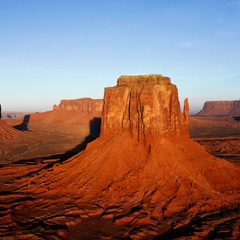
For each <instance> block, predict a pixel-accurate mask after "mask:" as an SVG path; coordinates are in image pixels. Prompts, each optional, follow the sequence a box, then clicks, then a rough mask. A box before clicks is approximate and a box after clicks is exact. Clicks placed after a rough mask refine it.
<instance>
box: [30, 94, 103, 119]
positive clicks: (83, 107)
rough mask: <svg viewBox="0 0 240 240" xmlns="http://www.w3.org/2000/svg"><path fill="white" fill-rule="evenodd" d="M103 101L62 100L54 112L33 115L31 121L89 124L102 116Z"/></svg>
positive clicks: (55, 106) (54, 107)
mask: <svg viewBox="0 0 240 240" xmlns="http://www.w3.org/2000/svg"><path fill="white" fill-rule="evenodd" d="M102 107H103V100H101V99H91V98H81V99H69V100H61V102H60V104H59V105H56V104H55V105H54V106H53V111H49V112H44V113H35V114H31V121H38V122H47V123H73V124H89V122H90V121H91V120H93V119H94V118H101V116H102Z"/></svg>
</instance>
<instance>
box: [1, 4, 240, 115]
mask: <svg viewBox="0 0 240 240" xmlns="http://www.w3.org/2000/svg"><path fill="white" fill-rule="evenodd" d="M0 14H1V18H2V21H1V22H0V29H1V30H0V31H1V36H2V37H1V39H0V53H1V54H0V83H1V94H0V104H1V105H2V111H21V112H45V111H50V110H52V107H53V105H54V104H59V103H60V101H61V100H62V99H79V98H84V97H90V98H93V99H99V98H103V94H104V88H105V87H110V86H115V85H116V83H117V79H118V77H120V76H121V75H141V74H162V75H163V76H168V77H170V78H171V81H172V83H173V84H175V85H177V87H178V91H179V98H180V103H181V105H182V104H183V101H184V99H185V98H188V99H189V103H190V109H191V113H192V114H193V113H196V112H198V111H200V110H201V109H202V107H203V104H204V102H205V101H214V100H215V101H220V100H238V99H239V97H240V93H239V89H240V31H239V29H240V1H239V0H232V1H228V0H221V1H219V0H211V1H210V0H203V1H198V2H196V1H194V2H193V1H191V0H185V1H177V0H168V1H167V0H162V1H153V0H148V1H147V0H141V1H137V0H132V1H126V0H122V1H117V0H116V1H106V0H103V1H96V0H89V1H77V0H71V1H64V0H58V1H57V0H52V1H46V0H35V1H27V0H22V1H17V0H12V1H7V0H0Z"/></svg>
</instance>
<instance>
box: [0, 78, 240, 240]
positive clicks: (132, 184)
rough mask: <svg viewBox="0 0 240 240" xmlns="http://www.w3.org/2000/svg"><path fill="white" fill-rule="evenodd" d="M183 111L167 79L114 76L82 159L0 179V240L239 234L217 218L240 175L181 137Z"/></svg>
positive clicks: (227, 216)
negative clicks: (12, 239)
mask: <svg viewBox="0 0 240 240" xmlns="http://www.w3.org/2000/svg"><path fill="white" fill-rule="evenodd" d="M184 109H185V110H184V112H185V113H184V114H182V113H181V111H180V107H179V102H178V94H177V88H176V86H175V85H173V84H171V83H170V79H169V78H164V77H162V76H161V75H150V76H134V77H131V76H130V77H128V76H124V77H120V79H119V81H118V85H117V86H116V87H112V88H106V89H105V95H104V107H103V116H102V132H101V135H100V137H99V138H98V139H97V140H95V141H93V142H92V143H90V144H89V145H88V147H87V149H86V150H85V151H83V152H81V153H79V154H77V155H75V156H74V157H72V158H70V159H69V160H67V161H66V162H64V163H63V164H56V165H54V166H52V167H49V168H47V166H46V165H47V163H44V164H46V165H44V166H39V168H40V167H42V168H43V170H41V171H38V172H37V171H36V168H37V167H36V166H29V170H28V169H27V168H26V169H24V170H23V169H21V170H22V171H17V169H16V168H17V166H14V167H11V166H8V167H3V168H2V169H1V170H0V176H4V177H3V178H1V179H0V183H1V184H0V191H1V192H2V193H4V194H2V195H0V202H1V203H3V204H2V205H1V208H0V209H2V210H1V211H2V212H0V213H1V214H0V221H1V222H2V224H1V226H0V232H1V231H2V232H3V233H4V235H2V236H9V235H11V234H12V233H13V231H14V234H15V236H25V237H26V238H27V237H31V239H44V238H45V237H46V236H48V237H49V236H51V237H52V238H54V239H153V238H154V237H159V238H160V239H161V236H162V238H163V239H172V238H177V237H183V239H184V236H193V237H194V236H195V237H199V238H200V239H201V238H204V237H209V238H210V239H211V237H212V235H211V234H212V232H214V231H215V230H216V231H217V229H218V227H219V226H220V225H221V224H223V223H225V222H226V223H227V222H229V221H230V222H231V221H233V222H234V221H235V222H234V224H235V225H234V224H233V225H234V226H238V223H239V221H238V220H239V218H237V217H236V216H237V215H236V214H235V212H234V211H232V212H226V211H225V212H224V213H222V215H221V211H222V209H225V210H234V209H235V210H236V208H237V206H238V204H239V197H240V186H239V178H240V169H239V168H238V167H237V166H234V165H232V164H230V163H229V162H227V161H225V160H222V159H218V158H215V157H213V156H211V155H209V154H208V153H207V152H206V151H205V149H204V148H203V147H201V146H200V145H199V144H197V143H194V142H193V141H192V140H191V139H190V138H189V133H188V112H189V107H188V103H187V100H186V101H185V108H184ZM19 168H20V167H19ZM33 168H34V169H33ZM32 172H34V173H36V172H37V174H31V173H32ZM8 205H9V207H7V206H8ZM220 215H221V218H222V219H221V221H217V222H215V221H214V220H213V218H214V217H215V216H217V217H218V220H219V216H220ZM13 229H14V230H13ZM219 229H221V228H219ZM238 230H239V229H238V228H237V227H234V230H233V229H232V230H231V231H230V232H231V235H232V236H234V237H238V236H239V231H238ZM0 236H1V235H0ZM22 239H24V238H22ZM156 239H158V238H156Z"/></svg>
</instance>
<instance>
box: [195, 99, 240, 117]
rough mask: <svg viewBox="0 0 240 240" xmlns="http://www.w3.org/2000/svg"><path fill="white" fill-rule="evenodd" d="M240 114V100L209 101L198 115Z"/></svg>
mask: <svg viewBox="0 0 240 240" xmlns="http://www.w3.org/2000/svg"><path fill="white" fill-rule="evenodd" d="M234 115H240V100H236V101H207V102H205V103H204V106H203V109H202V110H201V111H200V112H199V113H197V114H196V116H202V117H204V116H234Z"/></svg>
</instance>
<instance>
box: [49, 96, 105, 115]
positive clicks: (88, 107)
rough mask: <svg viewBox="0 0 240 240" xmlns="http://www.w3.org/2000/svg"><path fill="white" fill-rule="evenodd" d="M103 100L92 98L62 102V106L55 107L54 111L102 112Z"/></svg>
mask: <svg viewBox="0 0 240 240" xmlns="http://www.w3.org/2000/svg"><path fill="white" fill-rule="evenodd" d="M102 106H103V100H102V99H92V98H81V99H73V100H61V102H60V104H59V105H58V106H57V105H54V106H53V110H67V111H77V112H79V113H83V112H91V113H95V112H102Z"/></svg>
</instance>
